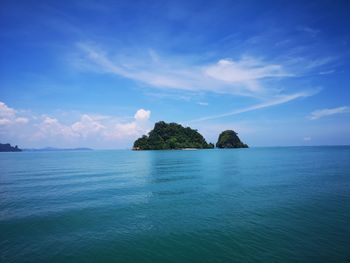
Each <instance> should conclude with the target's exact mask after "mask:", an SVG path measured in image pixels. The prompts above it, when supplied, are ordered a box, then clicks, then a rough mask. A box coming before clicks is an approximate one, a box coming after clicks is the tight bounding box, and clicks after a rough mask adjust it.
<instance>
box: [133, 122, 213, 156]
mask: <svg viewBox="0 0 350 263" xmlns="http://www.w3.org/2000/svg"><path fill="white" fill-rule="evenodd" d="M212 148H214V144H212V143H207V142H206V141H205V139H204V137H203V136H202V135H201V134H200V133H199V132H198V131H197V130H194V129H191V128H190V127H186V128H185V127H183V126H182V125H180V124H177V123H166V122H164V121H159V122H157V123H155V125H154V128H153V130H151V131H150V132H149V133H148V136H147V135H143V136H142V137H141V138H139V139H137V140H136V141H135V142H134V146H133V150H176V149H177V150H180V149H212Z"/></svg>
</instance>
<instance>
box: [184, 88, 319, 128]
mask: <svg viewBox="0 0 350 263" xmlns="http://www.w3.org/2000/svg"><path fill="white" fill-rule="evenodd" d="M317 92H318V90H315V91H305V92H299V93H294V94H289V95H281V96H276V97H275V98H273V99H270V100H267V101H264V102H262V103H258V104H255V105H252V106H248V107H245V108H241V109H237V110H233V111H230V112H226V113H222V114H217V115H211V116H206V117H202V118H198V119H194V120H191V121H190V122H192V123H193V122H201V121H207V120H212V119H219V118H223V117H228V116H232V115H237V114H241V113H245V112H250V111H255V110H259V109H263V108H268V107H272V106H276V105H279V104H283V103H287V102H289V101H292V100H296V99H300V98H305V97H309V96H312V95H314V94H315V93H317Z"/></svg>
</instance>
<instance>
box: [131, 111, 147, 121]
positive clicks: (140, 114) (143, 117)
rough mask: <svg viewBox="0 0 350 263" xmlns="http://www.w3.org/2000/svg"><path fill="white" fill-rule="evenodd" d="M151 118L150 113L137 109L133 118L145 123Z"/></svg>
mask: <svg viewBox="0 0 350 263" xmlns="http://www.w3.org/2000/svg"><path fill="white" fill-rule="evenodd" d="M150 116H151V111H149V110H144V109H139V110H138V111H137V112H136V113H135V116H134V118H135V119H136V120H138V121H145V120H148V119H149V118H150Z"/></svg>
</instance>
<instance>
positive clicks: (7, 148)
mask: <svg viewBox="0 0 350 263" xmlns="http://www.w3.org/2000/svg"><path fill="white" fill-rule="evenodd" d="M21 151H22V150H21V149H20V148H18V146H17V145H16V146H15V147H13V146H11V144H9V143H0V152H21Z"/></svg>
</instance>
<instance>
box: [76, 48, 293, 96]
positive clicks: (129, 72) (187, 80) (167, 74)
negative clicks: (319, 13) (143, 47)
mask: <svg viewBox="0 0 350 263" xmlns="http://www.w3.org/2000/svg"><path fill="white" fill-rule="evenodd" d="M78 48H79V50H80V52H82V55H81V57H80V59H79V61H81V60H83V61H84V60H85V63H83V66H81V68H82V69H83V70H86V69H88V67H87V66H86V65H91V66H90V69H91V67H92V66H95V68H96V70H97V71H100V72H107V73H111V74H116V75H119V76H122V77H125V78H129V79H132V80H135V81H137V82H140V83H142V84H147V85H148V86H151V87H154V88H161V89H167V90H169V89H170V90H187V91H194V92H203V91H204V92H214V93H221V94H222V93H224V94H234V95H244V96H253V97H262V96H265V95H266V94H271V93H272V94H275V92H276V90H275V89H272V88H271V87H270V88H269V89H266V88H265V86H264V85H263V83H262V81H263V80H264V81H266V80H272V79H280V78H284V77H290V76H293V74H292V73H289V72H287V71H286V70H285V69H284V67H283V65H280V64H276V63H270V62H266V61H262V60H259V59H256V58H254V57H248V56H245V57H242V58H241V59H240V60H232V59H221V60H219V61H217V62H214V63H208V64H203V63H202V64H196V65H194V64H193V63H191V62H190V61H185V60H182V61H179V59H176V58H167V59H162V58H161V57H160V56H159V55H158V54H156V52H155V51H154V50H152V52H151V55H148V56H146V57H145V56H144V55H143V56H142V55H140V56H139V57H137V56H136V55H134V56H135V57H131V58H130V57H128V58H125V57H118V56H117V57H115V56H110V55H107V52H105V51H101V50H100V49H98V48H96V47H94V46H92V45H89V44H86V43H80V44H78ZM155 57H156V59H155ZM80 64H82V63H80Z"/></svg>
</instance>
